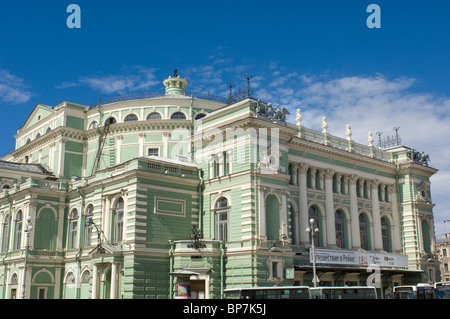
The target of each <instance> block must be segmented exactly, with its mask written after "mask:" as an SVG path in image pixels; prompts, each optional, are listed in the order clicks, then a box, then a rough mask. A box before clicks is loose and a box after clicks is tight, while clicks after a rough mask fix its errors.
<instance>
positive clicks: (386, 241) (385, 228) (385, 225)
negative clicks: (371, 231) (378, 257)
mask: <svg viewBox="0 0 450 319" xmlns="http://www.w3.org/2000/svg"><path fill="white" fill-rule="evenodd" d="M381 239H382V241H383V250H384V251H387V252H391V245H390V242H391V239H390V232H389V221H388V220H387V218H386V217H383V218H381Z"/></svg>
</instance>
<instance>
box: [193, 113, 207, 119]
mask: <svg viewBox="0 0 450 319" xmlns="http://www.w3.org/2000/svg"><path fill="white" fill-rule="evenodd" d="M205 116H206V114H205V113H198V114H197V115H196V116H195V119H196V120H200V119H202V118H204V117H205Z"/></svg>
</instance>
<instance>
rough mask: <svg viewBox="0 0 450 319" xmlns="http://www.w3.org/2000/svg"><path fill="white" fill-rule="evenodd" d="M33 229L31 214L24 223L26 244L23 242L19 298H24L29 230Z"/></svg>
mask: <svg viewBox="0 0 450 319" xmlns="http://www.w3.org/2000/svg"><path fill="white" fill-rule="evenodd" d="M32 230H33V224H31V216H28V217H27V224H26V225H25V229H24V231H25V233H26V235H27V237H26V244H25V262H24V265H23V279H22V296H21V299H25V282H26V276H27V263H28V248H29V247H30V246H29V244H30V232H31V231H32Z"/></svg>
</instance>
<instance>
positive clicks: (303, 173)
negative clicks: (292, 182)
mask: <svg viewBox="0 0 450 319" xmlns="http://www.w3.org/2000/svg"><path fill="white" fill-rule="evenodd" d="M307 171H308V164H305V163H301V164H300V167H299V169H298V201H299V203H298V210H299V214H300V220H299V228H300V229H299V234H300V244H304V245H306V244H308V243H309V237H308V233H307V232H306V231H305V229H306V228H307V227H308V195H307V189H308V186H307V183H306V179H307Z"/></svg>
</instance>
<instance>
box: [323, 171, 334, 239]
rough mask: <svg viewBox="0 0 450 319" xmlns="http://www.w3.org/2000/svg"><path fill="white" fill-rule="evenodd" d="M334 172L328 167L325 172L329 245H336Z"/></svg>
mask: <svg viewBox="0 0 450 319" xmlns="http://www.w3.org/2000/svg"><path fill="white" fill-rule="evenodd" d="M333 174H334V171H333V170H331V169H327V170H326V172H325V202H326V207H325V209H326V216H327V238H328V246H331V247H334V246H336V226H335V221H334V203H333Z"/></svg>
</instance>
